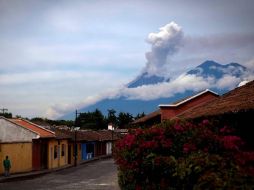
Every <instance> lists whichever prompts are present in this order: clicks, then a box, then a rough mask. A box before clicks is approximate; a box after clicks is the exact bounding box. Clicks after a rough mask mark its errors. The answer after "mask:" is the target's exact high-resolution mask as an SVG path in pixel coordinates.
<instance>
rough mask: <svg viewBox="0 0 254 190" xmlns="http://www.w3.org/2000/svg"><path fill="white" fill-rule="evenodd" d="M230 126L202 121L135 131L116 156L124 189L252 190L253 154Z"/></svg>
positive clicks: (118, 146)
mask: <svg viewBox="0 0 254 190" xmlns="http://www.w3.org/2000/svg"><path fill="white" fill-rule="evenodd" d="M244 145H246V144H244V142H243V141H242V139H241V138H240V137H238V136H236V135H235V134H234V130H232V128H229V127H227V126H224V127H219V126H216V125H214V124H213V123H211V122H209V121H208V120H203V121H202V122H200V123H198V124H193V123H189V122H179V121H178V122H174V123H172V122H165V123H162V124H161V125H159V126H156V127H152V128H149V129H144V130H142V129H136V130H132V131H131V132H130V134H128V135H126V136H125V137H124V138H123V139H121V140H119V141H118V142H117V143H116V145H115V149H114V158H115V161H116V163H117V164H118V169H119V178H118V180H119V185H120V186H121V188H122V189H144V190H150V189H163V190H164V189H177V190H178V189H188V190H189V189H190V190H191V189H195V190H200V189H252V188H253V187H254V152H253V151H247V150H245V149H243V148H246V146H244Z"/></svg>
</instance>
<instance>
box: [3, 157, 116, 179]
mask: <svg viewBox="0 0 254 190" xmlns="http://www.w3.org/2000/svg"><path fill="white" fill-rule="evenodd" d="M111 157H112V156H111V155H110V156H109V155H104V156H99V157H95V158H92V159H90V160H84V161H81V162H79V163H78V165H77V167H78V166H79V165H83V164H86V163H89V162H94V161H97V160H101V159H107V158H111ZM71 167H74V166H73V165H70V164H69V165H66V166H63V167H60V168H54V169H44V170H40V171H32V172H26V173H18V174H11V175H10V176H9V177H4V176H3V175H2V176H0V183H4V182H9V181H15V180H25V179H31V178H35V177H39V176H42V175H45V174H48V173H52V172H56V171H60V170H64V169H67V168H71Z"/></svg>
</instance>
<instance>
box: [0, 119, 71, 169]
mask: <svg viewBox="0 0 254 190" xmlns="http://www.w3.org/2000/svg"><path fill="white" fill-rule="evenodd" d="M0 139H1V142H0V147H1V149H0V159H1V160H3V159H4V158H5V156H6V155H8V156H9V158H10V159H11V163H12V168H11V172H12V173H21V172H29V171H35V170H43V169H52V168H57V167H61V166H65V165H67V164H68V149H67V147H68V138H66V137H64V138H63V137H57V136H56V135H55V133H54V132H52V131H50V130H48V129H45V128H43V127H41V126H39V125H36V124H34V123H32V122H30V121H27V120H25V119H20V118H15V119H7V118H4V117H0ZM0 172H3V167H2V165H1V166H0Z"/></svg>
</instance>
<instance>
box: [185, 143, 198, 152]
mask: <svg viewBox="0 0 254 190" xmlns="http://www.w3.org/2000/svg"><path fill="white" fill-rule="evenodd" d="M195 150H197V148H196V146H195V145H194V144H191V143H185V144H184V145H183V152H184V153H189V152H192V151H195Z"/></svg>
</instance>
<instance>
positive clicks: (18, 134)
mask: <svg viewBox="0 0 254 190" xmlns="http://www.w3.org/2000/svg"><path fill="white" fill-rule="evenodd" d="M36 137H37V134H36V133H34V132H32V131H29V130H28V129H25V128H23V127H20V126H18V125H16V124H14V123H12V122H10V121H8V120H7V119H5V118H3V117H0V141H1V142H22V141H27V142H31V141H32V139H33V138H36Z"/></svg>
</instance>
